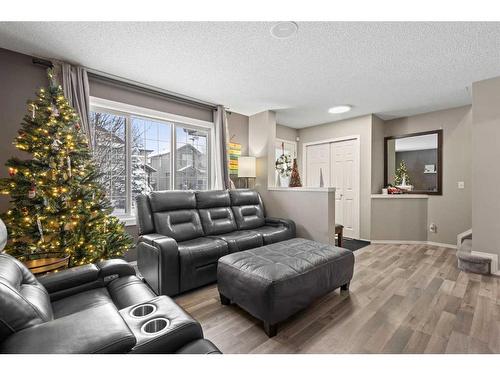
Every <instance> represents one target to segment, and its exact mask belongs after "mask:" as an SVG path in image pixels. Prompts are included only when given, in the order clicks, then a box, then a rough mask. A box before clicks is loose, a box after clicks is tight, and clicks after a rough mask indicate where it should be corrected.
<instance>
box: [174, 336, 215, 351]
mask: <svg viewBox="0 0 500 375" xmlns="http://www.w3.org/2000/svg"><path fill="white" fill-rule="evenodd" d="M176 354H222V352H221V351H220V350H219V348H217V347H216V346H215V345H214V344H213V343H212V342H211V341H209V340H206V339H198V340H195V341H192V342H190V343H189V344H187V345H184V346H183V347H182V348H180V349H179V350H177V352H176Z"/></svg>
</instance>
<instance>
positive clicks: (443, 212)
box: [372, 106, 491, 244]
mask: <svg viewBox="0 0 500 375" xmlns="http://www.w3.org/2000/svg"><path fill="white" fill-rule="evenodd" d="M436 129H443V195H431V196H429V199H428V209H427V215H428V216H427V223H425V224H424V222H422V223H421V226H424V225H427V224H428V225H430V224H431V223H435V224H436V225H437V227H438V230H437V233H431V232H429V231H427V240H428V241H431V242H439V243H446V244H456V238H457V235H458V234H459V233H461V232H464V231H465V230H467V229H470V228H471V227H472V203H471V202H472V201H471V197H472V195H471V194H472V186H471V184H472V178H471V173H472V172H471V150H472V141H471V131H472V110H471V106H465V107H459V108H452V109H447V110H443V111H437V112H430V113H425V114H421V115H416V116H411V117H404V118H400V119H395V120H390V121H386V122H385V135H386V136H393V135H404V134H410V133H418V132H423V131H428V130H436ZM490 163H491V161H490ZM458 181H464V182H465V189H458V187H457V182H458ZM476 181H477V180H476ZM372 224H373V220H372ZM415 230H420V229H417V228H415ZM373 234H374V235H375V233H373ZM376 235H377V236H378V235H379V234H376Z"/></svg>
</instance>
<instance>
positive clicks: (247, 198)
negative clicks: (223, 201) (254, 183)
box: [230, 190, 265, 230]
mask: <svg viewBox="0 0 500 375" xmlns="http://www.w3.org/2000/svg"><path fill="white" fill-rule="evenodd" d="M230 196H231V205H232V210H233V213H234V218H235V220H236V224H237V226H238V229H241V230H245V229H254V228H258V227H261V226H263V225H264V224H265V218H264V207H263V205H262V201H261V199H260V196H259V193H257V192H256V191H253V190H231V191H230Z"/></svg>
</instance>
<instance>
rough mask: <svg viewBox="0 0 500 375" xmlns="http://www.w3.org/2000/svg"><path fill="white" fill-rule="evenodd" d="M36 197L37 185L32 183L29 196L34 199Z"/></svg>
mask: <svg viewBox="0 0 500 375" xmlns="http://www.w3.org/2000/svg"><path fill="white" fill-rule="evenodd" d="M35 197H36V186H35V185H31V187H30V189H29V190H28V198H29V199H33V198H35Z"/></svg>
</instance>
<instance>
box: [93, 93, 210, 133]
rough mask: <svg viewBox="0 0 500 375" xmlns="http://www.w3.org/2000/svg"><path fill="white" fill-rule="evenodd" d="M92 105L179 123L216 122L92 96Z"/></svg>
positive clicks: (206, 124) (206, 125) (205, 126)
mask: <svg viewBox="0 0 500 375" xmlns="http://www.w3.org/2000/svg"><path fill="white" fill-rule="evenodd" d="M90 107H91V109H92V107H97V108H102V109H109V110H112V111H118V112H126V113H128V114H131V115H136V116H143V117H149V118H153V119H157V120H163V121H170V122H175V123H178V124H186V125H194V126H200V127H202V128H209V129H213V127H214V123H213V122H210V121H203V120H198V119H194V118H191V117H185V116H179V115H175V114H173V113H167V112H161V111H156V110H154V109H149V108H144V107H138V106H135V105H131V104H126V103H120V102H115V101H113V100H108V99H102V98H97V97H95V96H91V97H90Z"/></svg>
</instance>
